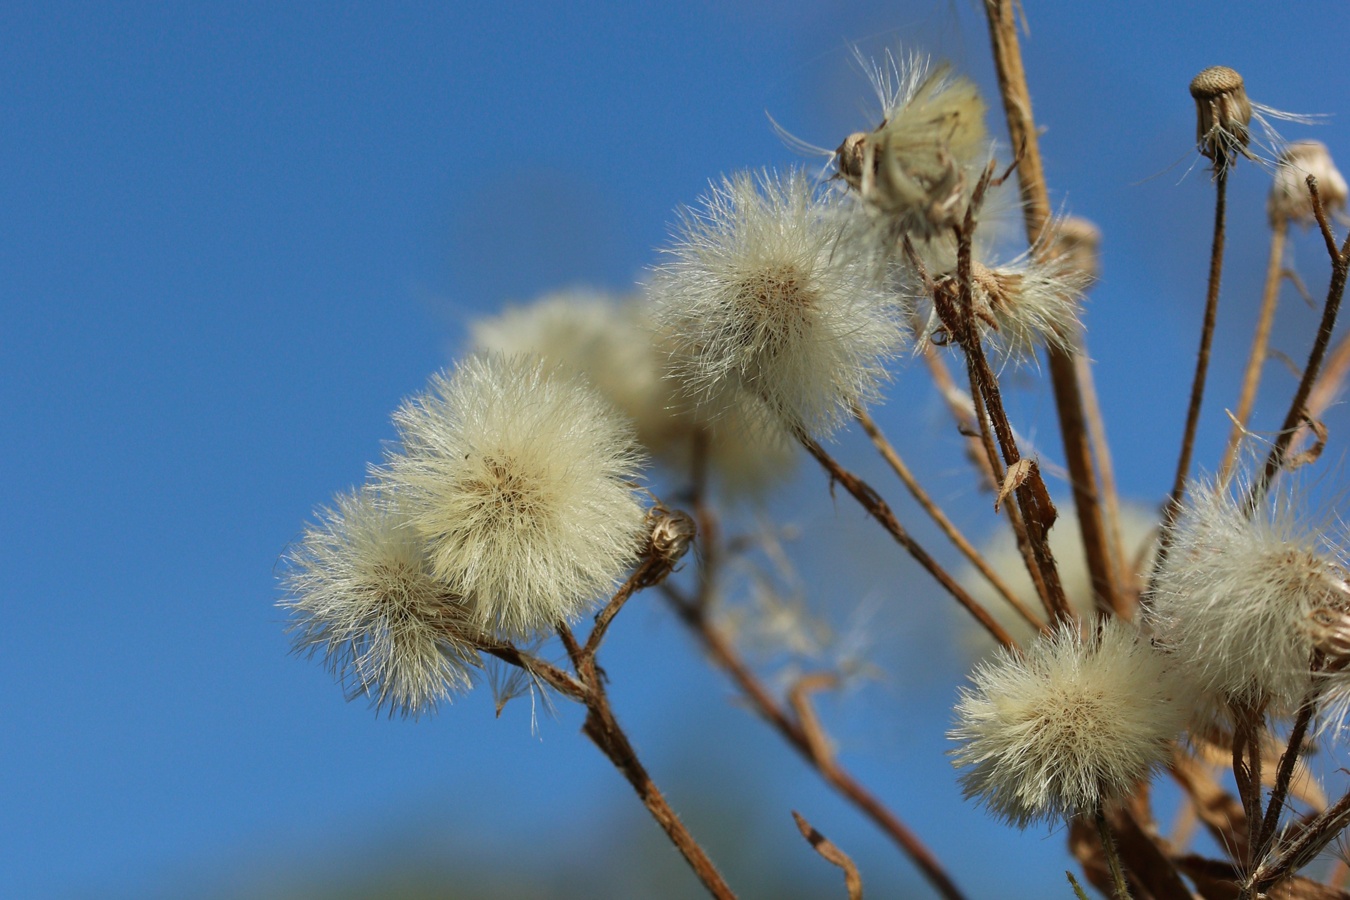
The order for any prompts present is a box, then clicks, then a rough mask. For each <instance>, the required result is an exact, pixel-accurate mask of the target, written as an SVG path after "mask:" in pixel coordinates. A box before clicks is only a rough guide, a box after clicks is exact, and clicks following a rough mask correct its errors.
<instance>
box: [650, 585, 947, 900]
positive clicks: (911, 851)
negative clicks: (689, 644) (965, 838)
mask: <svg viewBox="0 0 1350 900" xmlns="http://www.w3.org/2000/svg"><path fill="white" fill-rule="evenodd" d="M661 589H662V591H663V592H664V593H665V595H666V597H667V599H669V600H670V603H671V606H672V607H673V608H674V609H675V611H676V612H677V613H678V614H679V616H680V619H681V621H683V622H684V623H685V624H686V625H687V626H688V627H689V630H690V631H691V632H692V633H693V634H694V636H695V637H696V638H698V640H699V643H701V644H702V645H703V649H704V650H705V651H706V652H707V653H708V656H709V657H710V658H711V659H712V661H713V663H714V664H715V665H716V666H717V667H718V668H719V669H721V670H722V671H723V672H725V673H726V674H727V676H728V677H729V678H731V680H732V681H733V682H735V684H736V687H737V688H738V689H739V690H740V692H741V693H742V694H743V695H744V696H745V698H746V699H747V700H748V701H749V702H750V705H751V706H752V707H753V708H754V710H755V712H757V713H758V714H759V715H760V717H761V718H763V719H764V720H765V721H766V722H768V723H769V725H770V726H772V727H773V729H774V730H775V731H777V732H778V733H779V735H781V736H782V737H783V739H784V740H786V741H787V742H788V744H789V746H791V747H792V748H793V749H794V750H796V751H797V753H798V754H800V755H801V757H802V758H803V759H805V760H806V761H807V763H809V764H810V765H811V766H812V767H813V768H814V769H815V770H816V771H817V772H818V773H820V776H821V778H823V779H825V781H826V783H828V784H829V785H830V786H831V787H832V788H834V789H835V790H836V791H837V792H839V794H840V795H842V796H843V797H844V798H845V799H847V800H848V801H849V803H851V804H853V806H855V807H857V808H858V809H859V810H861V811H862V813H863V815H865V816H867V818H868V819H870V820H871V821H872V823H873V824H874V825H876V826H877V827H878V828H880V829H881V830H882V831H883V832H884V833H885V834H886V835H887V836H888V837H889V838H890V839H891V840H892V841H894V842H895V844H896V846H897V847H899V848H900V850H901V851H902V852H903V853H904V854H905V855H906V856H908V857H909V858H910V860H911V861H913V863H914V864H915V865H916V866H918V868H919V871H920V872H921V873H923V876H924V878H926V879H927V880H928V883H929V884H931V885H932V886H933V888H934V890H936V891H937V892H938V893H939V894H940V895H941V896H943V897H945V898H947V900H964V896H965V895H964V894H962V893H961V890H960V888H958V887H957V886H956V882H954V881H953V880H952V878H951V876H950V875H948V874H947V871H946V869H944V868H943V866H942V863H941V862H939V861H938V858H937V857H936V856H934V855H933V852H932V851H931V850H930V849H928V847H927V846H926V845H925V844H924V843H923V841H922V840H920V838H919V836H918V835H916V834H915V833H914V832H913V830H911V829H910V828H909V826H908V825H906V824H905V823H904V822H903V821H901V820H900V818H899V817H898V816H897V815H896V814H895V813H893V812H892V811H891V810H890V809H888V808H887V807H886V805H885V804H884V803H882V802H881V801H880V800H878V799H877V798H876V796H875V795H873V794H872V792H871V791H869V790H868V789H867V788H865V787H864V786H863V785H862V784H861V783H860V782H859V781H858V780H857V779H855V778H854V777H853V775H852V774H850V773H849V771H848V770H847V769H846V768H844V767H843V766H842V765H841V764H840V763H839V762H838V761H837V760H836V759H835V758H834V757H833V755H832V754H830V753H829V752H827V748H823V747H821V746H820V744H821V743H823V742H821V741H815V740H812V738H811V736H810V735H809V734H808V732H807V730H806V728H805V727H804V726H803V725H802V724H801V722H799V721H798V719H797V718H796V717H794V716H793V715H791V714H790V713H789V712H788V710H787V708H786V707H785V706H784V705H783V704H781V703H779V702H778V701H777V700H776V699H774V696H773V694H772V693H771V692H770V691H769V689H768V688H767V687H765V686H764V684H763V682H761V681H760V680H759V678H757V677H756V676H755V674H754V672H752V671H751V670H750V667H749V666H748V665H746V664H745V662H744V661H743V660H742V659H741V658H740V656H739V654H738V653H737V652H736V649H735V647H734V646H733V645H732V643H731V642H730V641H729V640H728V639H727V638H726V636H725V635H724V634H723V633H722V632H721V631H720V630H719V629H718V628H717V627H716V626H715V625H714V624H713V623H712V622H711V621H710V619H709V617H708V614H707V609H706V606H704V605H702V604H700V603H698V601H697V600H687V599H685V598H684V597H682V596H680V594H679V593H678V592H677V591H676V590H675V588H673V587H672V586H670V585H662V586H661Z"/></svg>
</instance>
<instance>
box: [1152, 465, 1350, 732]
mask: <svg viewBox="0 0 1350 900" xmlns="http://www.w3.org/2000/svg"><path fill="white" fill-rule="evenodd" d="M1234 481H1235V486H1234V487H1233V488H1225V487H1222V486H1218V485H1215V484H1213V483H1211V484H1204V485H1198V486H1196V487H1195V488H1194V489H1193V490H1192V492H1191V495H1190V497H1189V499H1188V500H1187V502H1186V507H1185V509H1184V510H1183V512H1182V514H1181V516H1180V518H1179V519H1178V521H1177V524H1176V527H1175V531H1174V533H1173V537H1172V545H1171V549H1170V551H1169V553H1168V555H1167V560H1166V562H1165V564H1164V565H1163V566H1162V568H1161V569H1160V571H1159V572H1158V574H1157V577H1156V580H1155V589H1154V592H1153V594H1152V596H1151V598H1150V600H1149V605H1148V609H1149V618H1150V621H1151V624H1152V627H1153V630H1154V632H1155V633H1156V634H1157V635H1158V637H1159V640H1160V641H1161V643H1162V645H1163V646H1165V647H1166V648H1167V649H1168V650H1169V651H1170V652H1171V653H1172V654H1173V656H1175V658H1176V660H1177V664H1178V665H1179V666H1181V667H1183V670H1184V672H1185V673H1186V676H1187V677H1188V678H1189V679H1190V681H1191V683H1193V684H1194V685H1195V687H1196V689H1197V690H1200V691H1203V692H1205V693H1206V694H1207V695H1209V698H1210V700H1211V702H1213V703H1214V704H1215V705H1216V706H1217V707H1219V708H1221V707H1222V706H1224V705H1225V704H1227V703H1239V704H1247V703H1255V704H1260V703H1262V702H1265V703H1267V704H1268V705H1267V710H1268V711H1269V712H1270V713H1271V714H1273V715H1287V714H1290V713H1292V712H1293V711H1294V710H1296V709H1297V708H1298V706H1299V704H1300V703H1301V702H1302V700H1303V697H1304V695H1305V694H1306V693H1307V691H1308V688H1309V685H1310V684H1311V682H1310V678H1311V676H1310V674H1309V667H1310V664H1311V661H1312V655H1313V650H1314V648H1315V646H1316V644H1315V641H1316V640H1317V635H1318V633H1319V629H1320V628H1321V623H1322V622H1323V620H1329V619H1334V618H1336V617H1337V616H1338V615H1339V614H1342V613H1345V612H1350V594H1348V593H1347V590H1346V585H1345V577H1346V573H1345V568H1344V559H1343V557H1342V556H1341V553H1340V551H1338V550H1337V549H1336V548H1335V547H1334V546H1332V545H1331V543H1330V540H1329V538H1328V536H1327V534H1326V531H1325V530H1324V529H1320V528H1314V527H1308V525H1306V524H1302V523H1300V522H1299V519H1298V510H1297V508H1296V507H1297V503H1296V501H1295V497H1294V495H1293V494H1292V493H1290V492H1289V491H1287V490H1285V491H1275V492H1273V493H1272V495H1271V496H1270V497H1268V498H1267V499H1266V500H1265V501H1264V502H1263V503H1262V504H1261V505H1260V507H1259V508H1258V509H1256V510H1255V512H1254V513H1252V515H1250V516H1248V515H1247V514H1246V513H1245V510H1244V508H1243V507H1244V503H1245V495H1246V492H1245V490H1244V487H1245V486H1244V485H1242V484H1241V479H1234Z"/></svg>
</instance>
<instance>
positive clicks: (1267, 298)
mask: <svg viewBox="0 0 1350 900" xmlns="http://www.w3.org/2000/svg"><path fill="white" fill-rule="evenodd" d="M1288 233H1289V220H1288V219H1287V218H1285V217H1284V216H1277V217H1276V218H1275V220H1274V221H1273V222H1271V226H1270V258H1269V259H1268V260H1267V261H1266V283H1265V286H1264V288H1263V289H1262V291H1261V312H1260V314H1259V315H1258V317H1257V320H1256V333H1255V334H1254V335H1253V336H1252V349H1251V352H1250V353H1248V354H1247V368H1246V369H1245V371H1243V373H1242V391H1241V393H1240V394H1239V395H1238V405H1237V411H1236V412H1235V413H1233V428H1232V430H1231V431H1229V433H1228V446H1227V447H1226V448H1225V449H1224V453H1223V465H1222V466H1220V468H1219V480H1220V481H1221V482H1227V481H1228V476H1229V474H1230V473H1231V472H1232V471H1233V463H1234V462H1236V461H1237V452H1238V447H1239V446H1241V444H1242V438H1243V436H1244V435H1245V434H1246V433H1247V423H1248V421H1250V419H1251V415H1252V406H1254V405H1255V403H1256V390H1257V387H1258V386H1259V385H1260V384H1261V372H1262V371H1263V370H1264V369H1265V365H1266V348H1267V346H1269V344H1270V329H1271V326H1272V325H1273V324H1274V323H1275V308H1276V307H1277V306H1278V305H1279V300H1280V283H1281V282H1282V281H1283V280H1284V279H1283V277H1282V273H1283V272H1284V241H1285V236H1286V235H1287V234H1288Z"/></svg>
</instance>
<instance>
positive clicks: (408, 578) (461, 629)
mask: <svg viewBox="0 0 1350 900" xmlns="http://www.w3.org/2000/svg"><path fill="white" fill-rule="evenodd" d="M286 563H287V571H286V574H285V576H284V580H285V582H286V587H287V596H286V597H285V598H284V599H283V600H282V601H281V606H283V607H285V608H287V609H289V610H290V611H291V612H292V614H293V615H294V617H295V623H294V625H293V627H292V630H293V631H294V632H295V647H296V649H297V650H298V651H300V652H303V653H308V654H313V653H318V652H322V653H323V655H324V658H325V660H326V662H327V664H328V667H329V668H330V669H332V670H333V672H334V673H336V675H337V676H338V678H339V680H341V681H342V683H343V684H344V685H345V686H346V689H347V692H348V694H349V695H351V696H355V695H358V694H364V695H366V696H368V697H370V699H371V702H372V703H373V704H374V705H375V707H376V708H377V709H388V710H389V711H390V712H393V711H398V712H401V713H403V714H405V715H409V714H411V715H414V716H415V715H418V714H419V713H422V712H424V711H428V710H430V709H434V708H435V706H436V705H437V703H439V702H441V701H445V700H448V699H449V697H450V694H451V692H453V691H462V690H465V689H467V688H468V687H469V675H470V670H471V669H472V668H474V667H477V666H479V665H481V663H480V661H479V658H478V653H477V651H476V650H475V649H474V646H473V638H474V636H475V635H476V634H477V633H478V629H477V628H476V627H475V626H473V625H472V624H471V623H470V620H469V610H468V608H467V607H466V606H465V605H464V603H463V602H462V601H461V600H460V599H459V598H458V597H457V596H456V595H455V594H454V593H453V592H452V591H451V590H450V589H449V588H448V587H447V586H446V585H445V584H444V582H441V581H439V580H437V579H436V578H435V577H433V576H432V574H431V571H430V566H429V565H428V560H427V554H426V545H425V543H424V542H423V541H422V540H421V538H420V537H419V536H418V535H417V533H416V532H415V531H414V530H413V529H412V528H411V527H410V526H409V524H408V521H407V519H406V518H405V517H404V516H403V515H402V514H401V513H400V512H399V511H398V510H397V507H396V506H391V505H390V503H389V501H388V498H384V497H381V496H379V494H378V493H377V492H376V491H375V490H374V489H372V488H369V487H368V488H365V489H363V490H361V491H360V492H356V493H351V494H339V495H338V497H337V498H336V505H335V506H334V507H332V508H330V509H325V510H323V511H321V513H320V522H319V524H317V525H310V526H308V527H307V528H306V529H305V535H304V537H303V538H302V539H301V540H300V542H299V543H298V544H296V545H295V546H294V547H292V548H291V550H290V552H289V553H288V554H287V556H286Z"/></svg>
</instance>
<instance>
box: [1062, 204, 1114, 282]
mask: <svg viewBox="0 0 1350 900" xmlns="http://www.w3.org/2000/svg"><path fill="white" fill-rule="evenodd" d="M1101 242H1102V233H1101V230H1100V229H1098V228H1097V226H1096V225H1093V224H1092V223H1091V222H1089V221H1088V220H1087V219H1080V218H1078V217H1077V216H1067V217H1066V218H1064V219H1062V220H1060V222H1059V223H1058V228H1057V229H1056V230H1055V236H1054V239H1053V241H1052V243H1051V252H1052V253H1055V254H1057V255H1058V256H1060V257H1061V258H1062V259H1063V260H1064V263H1065V265H1066V266H1067V267H1069V268H1071V269H1072V270H1074V271H1075V272H1078V273H1080V274H1081V275H1082V276H1083V279H1084V281H1085V282H1086V283H1089V284H1090V283H1091V282H1094V281H1096V280H1097V278H1098V276H1099V275H1100V273H1101V260H1100V253H1099V251H1100V248H1101Z"/></svg>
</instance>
